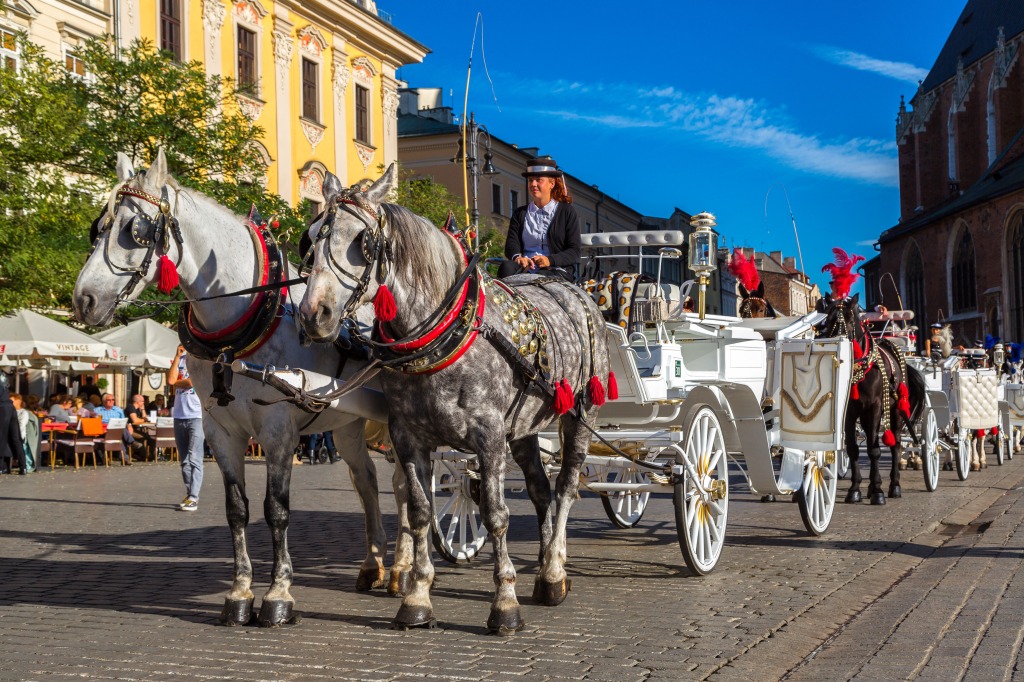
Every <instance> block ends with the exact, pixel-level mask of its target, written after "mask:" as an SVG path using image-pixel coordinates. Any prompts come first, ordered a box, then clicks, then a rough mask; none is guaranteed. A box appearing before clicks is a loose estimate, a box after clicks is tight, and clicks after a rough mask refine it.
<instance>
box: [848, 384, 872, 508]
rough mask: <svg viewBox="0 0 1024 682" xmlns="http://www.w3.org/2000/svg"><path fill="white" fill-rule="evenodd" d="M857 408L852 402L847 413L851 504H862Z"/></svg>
mask: <svg viewBox="0 0 1024 682" xmlns="http://www.w3.org/2000/svg"><path fill="white" fill-rule="evenodd" d="M855 407H857V403H856V402H855V401H852V400H851V401H850V406H849V407H848V408H847V413H846V455H847V457H848V458H849V460H850V490H849V491H848V492H847V493H846V501H847V502H848V503H850V504H859V503H860V501H861V496H860V482H861V481H862V480H863V477H862V476H861V473H860V444H858V443H857V413H858V412H859V411H860V410H859V409H854V408H855ZM868 442H870V441H868Z"/></svg>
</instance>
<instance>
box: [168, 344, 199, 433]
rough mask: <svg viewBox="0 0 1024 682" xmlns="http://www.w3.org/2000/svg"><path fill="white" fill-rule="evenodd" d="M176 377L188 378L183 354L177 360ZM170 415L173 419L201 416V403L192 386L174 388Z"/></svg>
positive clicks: (197, 417)
mask: <svg viewBox="0 0 1024 682" xmlns="http://www.w3.org/2000/svg"><path fill="white" fill-rule="evenodd" d="M178 378H179V379H188V378H189V374H188V367H187V366H186V365H185V357H184V356H182V358H181V359H180V360H178ZM171 416H172V417H174V418H175V419H199V418H201V417H202V416H203V403H202V401H200V400H199V396H198V395H196V389H195V388H194V387H193V388H176V389H174V408H173V409H172V410H171Z"/></svg>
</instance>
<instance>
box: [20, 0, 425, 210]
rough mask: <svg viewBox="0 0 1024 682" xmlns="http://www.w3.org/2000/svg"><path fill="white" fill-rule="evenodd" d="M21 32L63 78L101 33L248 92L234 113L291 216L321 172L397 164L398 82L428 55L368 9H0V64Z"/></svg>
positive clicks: (229, 1) (194, 0)
mask: <svg viewBox="0 0 1024 682" xmlns="http://www.w3.org/2000/svg"><path fill="white" fill-rule="evenodd" d="M18 30H24V31H27V32H28V34H29V39H30V40H31V41H32V42H35V43H37V44H40V45H42V46H43V47H44V48H45V49H46V51H47V53H48V54H49V56H50V57H52V58H53V59H57V60H60V61H64V62H65V63H66V64H67V65H68V68H69V69H76V68H80V66H81V64H80V62H78V63H76V62H75V58H74V53H75V48H76V47H77V45H78V44H79V43H80V42H81V41H82V40H85V39H87V38H89V37H93V36H99V35H103V34H105V33H106V34H110V35H112V36H114V37H115V42H116V43H117V44H118V45H119V46H122V47H123V46H127V45H128V44H129V43H131V41H132V40H135V39H137V38H146V39H148V40H150V41H151V42H152V43H153V44H154V45H156V46H157V47H159V48H161V49H165V50H168V51H169V52H171V53H173V54H174V55H175V57H176V58H178V59H179V60H182V61H192V60H198V61H200V62H202V63H203V64H204V65H205V67H206V71H207V73H209V74H211V75H214V74H216V75H221V76H225V77H230V78H231V79H233V80H234V81H236V82H237V83H238V84H239V85H242V86H245V87H247V89H248V92H249V95H248V96H246V97H239V98H238V105H239V107H240V109H241V111H242V112H243V113H244V114H245V115H246V116H247V117H249V118H250V119H251V120H253V121H255V122H256V123H258V124H259V125H260V126H262V127H263V129H264V130H265V131H266V132H265V137H264V139H263V140H262V141H261V142H262V144H261V152H262V154H263V156H264V158H265V160H266V162H267V177H266V182H267V187H268V189H270V190H272V191H276V192H277V193H278V194H280V195H281V196H282V197H283V198H284V199H285V200H287V201H288V202H289V203H292V204H295V203H297V202H298V201H299V200H300V199H309V200H310V201H312V202H314V203H315V204H316V203H319V202H320V201H321V200H322V198H323V197H322V195H321V191H320V188H321V186H322V183H323V179H324V173H325V172H326V171H327V170H330V171H331V172H333V173H334V174H335V175H337V176H338V177H339V178H340V179H341V182H342V183H343V184H346V185H347V184H351V183H354V182H356V181H358V180H361V179H362V178H365V177H370V176H372V177H376V176H377V175H378V167H379V166H380V165H382V164H383V165H385V166H386V165H387V164H389V163H391V162H392V161H395V160H396V159H397V158H398V125H397V112H398V99H399V98H398V88H399V87H400V86H401V85H404V84H402V83H400V82H399V81H398V80H397V79H396V78H395V72H396V71H397V69H398V68H399V67H400V66H402V65H404V64H411V63H417V62H421V61H423V58H424V57H425V56H426V54H427V52H428V50H427V48H425V47H424V46H423V45H421V44H420V43H418V42H416V41H415V40H413V39H412V38H410V37H409V36H407V35H405V34H404V33H402V32H401V31H399V30H397V29H395V28H394V27H393V26H392V25H391V23H390V17H389V15H388V14H387V13H386V12H384V11H379V10H378V9H377V7H376V4H375V2H374V0H31V2H28V1H27V0H3V1H0V63H2V64H4V65H6V66H13V67H15V68H16V59H17V52H16V51H14V50H13V49H11V50H8V49H7V48H8V47H11V48H13V36H14V32H16V31H18ZM8 52H10V54H8Z"/></svg>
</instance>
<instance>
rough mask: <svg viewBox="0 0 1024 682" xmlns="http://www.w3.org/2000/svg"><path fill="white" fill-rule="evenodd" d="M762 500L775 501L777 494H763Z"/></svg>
mask: <svg viewBox="0 0 1024 682" xmlns="http://www.w3.org/2000/svg"><path fill="white" fill-rule="evenodd" d="M761 501H762V502H774V501H775V496H774V495H762V496H761Z"/></svg>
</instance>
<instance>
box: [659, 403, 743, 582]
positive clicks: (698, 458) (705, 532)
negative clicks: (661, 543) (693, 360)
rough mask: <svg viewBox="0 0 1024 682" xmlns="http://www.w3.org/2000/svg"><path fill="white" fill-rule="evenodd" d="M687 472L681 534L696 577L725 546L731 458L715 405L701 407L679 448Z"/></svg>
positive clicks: (680, 501) (679, 498)
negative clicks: (727, 452)
mask: <svg viewBox="0 0 1024 682" xmlns="http://www.w3.org/2000/svg"><path fill="white" fill-rule="evenodd" d="M676 463H677V464H680V465H682V466H683V468H684V471H683V474H682V476H680V477H679V481H678V482H677V483H676V484H675V490H674V494H673V496H672V500H673V502H674V503H675V508H676V533H677V534H678V536H679V547H680V548H681V549H682V551H683V559H684V560H685V561H686V565H687V566H688V567H689V569H690V570H691V571H693V572H694V573H696V574H697V575H707V574H708V573H710V572H711V571H712V570H713V569H714V568H715V564H717V563H718V559H719V557H720V556H721V554H722V547H723V546H724V545H725V527H726V522H727V520H728V518H729V462H728V457H727V456H726V452H725V439H724V437H723V436H722V428H721V425H720V424H719V422H718V417H716V416H715V412H714V410H712V409H711V408H710V407H707V406H705V407H701V408H700V409H699V410H697V414H696V415H695V416H694V418H693V421H691V422H690V425H689V428H688V429H687V431H686V441H685V442H684V443H681V444H680V445H679V446H677V447H676Z"/></svg>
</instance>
